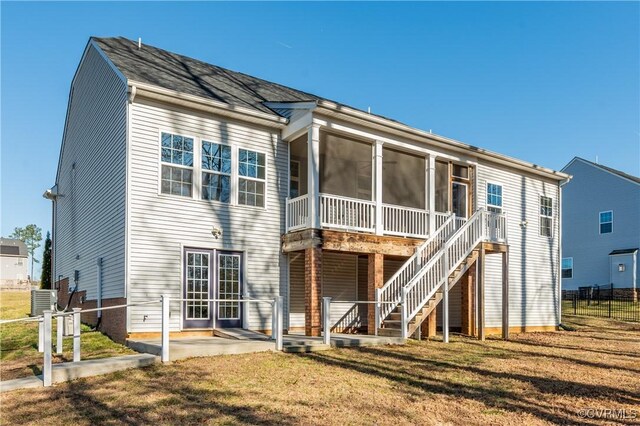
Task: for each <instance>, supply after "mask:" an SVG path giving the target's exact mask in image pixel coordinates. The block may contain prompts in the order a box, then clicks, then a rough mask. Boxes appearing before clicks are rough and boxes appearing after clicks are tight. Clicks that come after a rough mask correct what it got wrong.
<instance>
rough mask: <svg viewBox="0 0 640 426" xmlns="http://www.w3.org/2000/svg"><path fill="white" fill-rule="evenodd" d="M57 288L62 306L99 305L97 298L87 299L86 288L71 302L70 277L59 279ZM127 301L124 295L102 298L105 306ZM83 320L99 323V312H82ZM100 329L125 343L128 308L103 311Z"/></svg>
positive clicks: (89, 307)
mask: <svg viewBox="0 0 640 426" xmlns="http://www.w3.org/2000/svg"><path fill="white" fill-rule="evenodd" d="M56 288H57V289H58V306H59V307H60V308H64V307H66V306H67V304H68V305H69V308H68V309H69V310H71V309H73V308H82V309H94V308H96V307H97V301H96V300H85V299H86V294H87V292H86V291H85V290H82V291H77V292H76V293H75V294H74V295H73V298H72V299H71V303H69V298H70V297H71V293H69V279H68V278H65V279H63V280H61V281H58V282H57V283H56ZM126 303H127V299H125V298H124V297H116V298H112V299H102V306H103V307H107V306H116V305H124V304H126ZM81 321H82V322H83V323H85V324H89V325H92V326H95V325H96V324H97V323H98V314H97V312H87V313H86V314H82V315H81ZM98 330H100V331H101V332H102V333H104V334H106V335H107V336H109V337H111V338H112V339H113V340H114V341H116V342H119V343H124V342H125V340H126V339H127V310H126V308H120V309H108V310H106V311H102V320H101V321H100V325H99V327H98Z"/></svg>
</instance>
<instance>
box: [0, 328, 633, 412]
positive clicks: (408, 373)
mask: <svg viewBox="0 0 640 426" xmlns="http://www.w3.org/2000/svg"><path fill="white" fill-rule="evenodd" d="M565 322H567V323H570V325H572V326H573V327H574V328H576V329H577V331H561V332H552V333H529V334H516V335H514V336H513V339H512V340H511V341H509V342H503V341H501V340H497V339H489V340H487V341H486V342H479V341H477V340H474V339H469V338H463V337H457V336H453V338H452V339H451V340H452V342H451V343H450V344H443V343H441V342H438V341H423V342H413V341H412V342H410V343H409V344H408V345H406V346H380V347H371V348H360V349H338V350H332V351H326V352H317V353H311V354H299V355H296V354H283V353H260V354H248V355H235V356H220V357H212V358H192V359H188V360H183V361H178V362H175V363H173V364H170V365H155V366H152V367H148V368H144V369H137V370H130V371H125V372H120V373H115V374H110V375H107V376H101V377H95V378H88V379H82V380H77V381H73V382H69V383H64V384H59V385H56V386H54V387H52V388H49V389H44V388H42V389H31V390H22V391H16V392H12V393H9V394H2V395H0V398H2V401H1V402H2V417H3V419H2V423H4V424H43V423H46V424H51V423H57V422H64V423H67V424H79V425H90V424H181V425H189V424H283V425H298V424H323V425H324V424H336V425H338V424H339V425H342V424H367V425H371V424H394V425H396V424H468V425H474V424H504V425H512V424H527V425H535V424H557V423H573V424H601V423H602V421H601V420H600V421H597V420H593V419H588V418H587V419H583V418H580V417H579V416H578V410H581V409H615V410H619V409H626V410H627V413H628V414H630V415H632V413H633V411H632V410H640V353H639V352H640V351H639V348H640V324H631V323H619V322H615V321H609V320H604V319H598V318H579V317H573V318H571V317H566V318H565ZM636 412H638V411H636ZM638 415H639V416H640V413H638ZM625 422H627V423H628V424H633V423H635V424H637V422H638V419H629V420H625Z"/></svg>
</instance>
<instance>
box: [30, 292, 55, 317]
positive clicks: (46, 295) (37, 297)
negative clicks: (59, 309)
mask: <svg viewBox="0 0 640 426" xmlns="http://www.w3.org/2000/svg"><path fill="white" fill-rule="evenodd" d="M57 295H58V292H57V291H56V290H31V316H32V317H36V316H38V315H42V313H43V312H44V311H46V310H48V309H49V310H52V311H53V310H55V307H56V303H58V296H57Z"/></svg>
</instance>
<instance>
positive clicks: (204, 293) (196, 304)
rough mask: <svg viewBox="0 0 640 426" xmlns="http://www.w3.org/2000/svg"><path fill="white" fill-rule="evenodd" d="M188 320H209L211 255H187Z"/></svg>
mask: <svg viewBox="0 0 640 426" xmlns="http://www.w3.org/2000/svg"><path fill="white" fill-rule="evenodd" d="M186 298H187V299H189V300H191V301H188V302H186V306H187V319H190V320H193V319H209V318H210V315H209V302H204V301H203V302H200V301H198V300H207V299H209V254H208V253H196V252H193V253H188V254H187V294H186ZM193 299H195V300H193Z"/></svg>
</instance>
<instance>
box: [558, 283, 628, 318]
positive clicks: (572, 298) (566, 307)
mask: <svg viewBox="0 0 640 426" xmlns="http://www.w3.org/2000/svg"><path fill="white" fill-rule="evenodd" d="M562 312H563V313H565V314H573V315H585V316H592V317H601V318H611V319H616V320H620V321H640V302H639V301H638V294H637V293H636V291H635V289H618V288H614V287H613V284H607V285H602V286H593V287H580V288H579V289H578V290H564V291H563V292H562Z"/></svg>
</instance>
